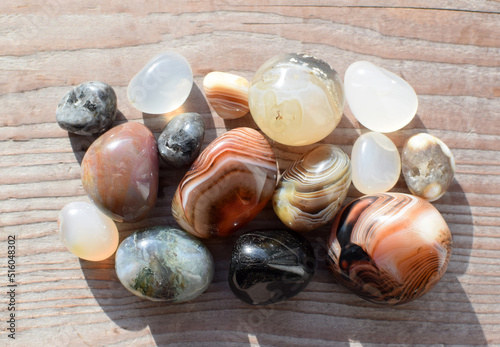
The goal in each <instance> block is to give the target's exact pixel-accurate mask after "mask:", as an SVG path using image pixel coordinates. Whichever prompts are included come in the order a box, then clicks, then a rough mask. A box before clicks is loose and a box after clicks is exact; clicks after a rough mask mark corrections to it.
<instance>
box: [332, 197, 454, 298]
mask: <svg viewBox="0 0 500 347" xmlns="http://www.w3.org/2000/svg"><path fill="white" fill-rule="evenodd" d="M451 246H452V236H451V233H450V230H449V229H448V226H447V224H446V222H445V220H444V219H443V217H442V216H441V214H440V213H439V211H438V210H437V209H436V208H435V207H434V206H432V205H431V204H430V203H429V202H427V201H425V200H423V199H421V198H419V197H416V196H412V195H407V194H401V193H383V194H376V195H369V196H364V197H361V198H359V199H356V200H354V201H352V202H351V203H350V204H349V205H347V206H346V207H345V208H344V209H343V210H342V211H341V212H340V213H339V214H338V215H337V217H336V218H335V221H334V223H333V226H332V232H331V235H330V239H329V241H328V263H329V268H330V270H331V272H332V273H333V276H334V277H335V279H336V280H338V281H339V282H340V283H341V284H343V285H344V286H345V287H347V288H348V289H350V290H351V291H352V292H354V293H355V294H357V295H359V296H360V297H362V298H364V299H366V300H368V301H372V302H375V303H379V304H389V305H399V304H404V303H407V302H409V301H412V300H414V299H416V298H418V297H420V296H421V295H423V294H425V293H426V292H427V291H429V290H430V289H431V288H432V287H434V285H435V284H436V283H437V282H438V281H439V280H440V279H441V277H442V276H443V274H444V273H445V271H446V267H447V265H448V261H449V259H450V256H451Z"/></svg>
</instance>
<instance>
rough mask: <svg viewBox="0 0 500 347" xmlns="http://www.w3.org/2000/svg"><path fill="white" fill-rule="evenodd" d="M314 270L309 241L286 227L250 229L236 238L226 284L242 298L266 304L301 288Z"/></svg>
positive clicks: (254, 302)
mask: <svg viewBox="0 0 500 347" xmlns="http://www.w3.org/2000/svg"><path fill="white" fill-rule="evenodd" d="M315 270H316V258H315V256H314V251H313V248H312V247H311V244H310V243H309V241H307V240H306V239H305V238H304V237H302V236H301V235H299V234H297V233H295V232H293V231H287V230H269V231H252V232H249V233H247V234H244V235H242V236H240V237H239V238H238V241H236V244H235V245H234V248H233V252H232V255H231V264H230V267H229V276H228V281H229V286H230V288H231V290H232V291H233V293H234V294H235V295H236V296H237V297H238V298H239V299H241V300H242V301H244V302H246V303H249V304H252V305H267V304H273V303H277V302H280V301H283V300H287V299H289V298H291V297H293V296H295V295H297V294H299V293H300V292H301V291H302V290H304V289H305V288H306V287H307V285H308V284H309V282H310V281H311V278H312V277H313V275H314V272H315Z"/></svg>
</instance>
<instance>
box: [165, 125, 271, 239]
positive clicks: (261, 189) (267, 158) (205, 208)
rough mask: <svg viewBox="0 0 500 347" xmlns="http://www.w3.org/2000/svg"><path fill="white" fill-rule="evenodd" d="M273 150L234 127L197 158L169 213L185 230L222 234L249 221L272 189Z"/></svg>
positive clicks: (254, 133)
mask: <svg viewBox="0 0 500 347" xmlns="http://www.w3.org/2000/svg"><path fill="white" fill-rule="evenodd" d="M276 176H277V164H276V158H275V156H274V152H273V150H272V148H271V146H270V144H269V143H268V142H267V140H266V139H265V138H264V136H263V135H261V134H260V133H259V132H258V131H256V130H254V129H250V128H236V129H233V130H230V131H228V132H227V133H225V134H223V135H221V136H220V137H218V138H217V139H215V140H214V141H213V142H212V143H210V144H209V145H208V147H207V148H206V149H205V150H204V151H203V152H202V153H201V154H200V156H199V157H198V158H197V159H196V161H195V162H194V163H193V165H192V166H191V168H190V169H189V171H188V172H187V173H186V175H185V176H184V178H183V179H182V181H181V182H180V184H179V186H178V187H177V191H176V192H175V195H174V199H173V201H172V214H173V216H174V218H175V220H176V221H177V223H179V225H180V226H181V227H182V228H183V229H184V230H186V231H187V232H189V233H191V234H193V235H195V236H198V237H201V238H208V237H213V236H226V235H230V234H232V233H234V232H235V231H236V230H238V229H239V228H241V227H242V226H243V225H245V224H246V223H248V222H249V221H251V220H252V219H253V218H255V216H257V214H258V213H259V212H260V211H261V210H262V209H263V208H264V207H265V205H266V204H267V203H268V201H269V200H270V199H271V197H272V195H273V192H274V188H275V186H276Z"/></svg>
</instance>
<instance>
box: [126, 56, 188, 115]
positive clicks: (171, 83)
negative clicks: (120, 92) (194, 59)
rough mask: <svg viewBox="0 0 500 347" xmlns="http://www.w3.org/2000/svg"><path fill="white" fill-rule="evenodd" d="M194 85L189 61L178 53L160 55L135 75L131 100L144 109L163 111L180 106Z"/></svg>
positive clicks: (130, 88)
mask: <svg viewBox="0 0 500 347" xmlns="http://www.w3.org/2000/svg"><path fill="white" fill-rule="evenodd" d="M192 86H193V72H192V71H191V66H190V65H189V62H188V61H187V60H186V58H184V57H183V56H182V55H180V54H179V53H176V52H165V53H161V54H158V55H157V56H155V57H154V58H152V59H151V60H150V61H148V62H147V64H146V65H145V66H144V67H143V68H142V69H141V70H140V71H139V72H138V73H137V74H136V75H135V76H134V77H133V78H132V80H131V81H130V83H129V85H128V88H127V97H128V101H129V102H130V103H131V104H132V106H134V107H135V108H136V109H138V110H139V111H141V112H145V113H150V114H162V113H167V112H171V111H173V110H175V109H177V108H179V107H180V106H181V105H182V104H183V103H184V102H185V101H186V99H187V98H188V96H189V93H190V92H191V88H192Z"/></svg>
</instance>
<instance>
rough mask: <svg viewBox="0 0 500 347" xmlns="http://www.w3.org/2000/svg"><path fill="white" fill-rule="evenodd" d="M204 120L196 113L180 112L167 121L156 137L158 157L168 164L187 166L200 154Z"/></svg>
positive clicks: (203, 134) (179, 166)
mask: <svg viewBox="0 0 500 347" xmlns="http://www.w3.org/2000/svg"><path fill="white" fill-rule="evenodd" d="M204 137H205V122H203V118H201V116H200V115H199V114H198V113H195V112H191V113H182V114H179V115H177V116H175V117H174V118H173V119H172V120H171V121H170V122H168V124H167V126H166V127H165V129H163V131H162V133H161V135H160V137H159V138H158V151H159V152H160V157H161V158H162V159H163V161H165V163H167V164H169V165H170V166H173V167H176V168H181V167H185V166H189V165H191V164H192V163H193V161H194V160H195V159H196V157H197V156H198V154H200V149H201V145H202V143H203V138H204Z"/></svg>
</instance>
